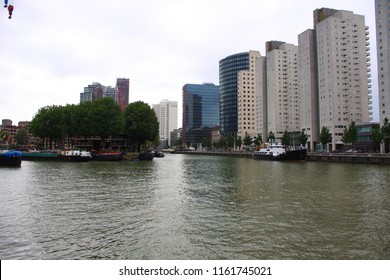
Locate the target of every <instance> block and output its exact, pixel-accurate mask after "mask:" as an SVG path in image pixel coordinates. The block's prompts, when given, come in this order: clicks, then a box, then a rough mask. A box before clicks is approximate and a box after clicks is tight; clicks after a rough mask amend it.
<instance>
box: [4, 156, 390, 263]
mask: <svg viewBox="0 0 390 280" xmlns="http://www.w3.org/2000/svg"><path fill="white" fill-rule="evenodd" d="M0 180H1V182H0V214H1V216H0V258H1V259H166V260H170V259H221V260H223V259H295V260H297V259H298V260H301V259H365V260H366V259H390V167H389V166H380V165H354V164H342V163H341V164H340V163H321V162H306V163H297V162H269V161H256V160H252V159H248V158H230V157H218V156H200V155H199V156H198V155H179V154H173V155H171V154H167V155H166V157H165V158H156V159H154V160H153V161H151V162H130V161H122V162H87V163H70V162H28V161H24V162H23V163H22V167H21V168H1V169H0Z"/></svg>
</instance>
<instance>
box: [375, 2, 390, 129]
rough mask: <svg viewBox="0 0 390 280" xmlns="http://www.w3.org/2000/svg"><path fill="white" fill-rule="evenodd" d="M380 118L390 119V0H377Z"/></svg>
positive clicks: (382, 119) (381, 119) (381, 120)
mask: <svg viewBox="0 0 390 280" xmlns="http://www.w3.org/2000/svg"><path fill="white" fill-rule="evenodd" d="M375 15H376V40H377V58H378V90H379V118H380V122H381V123H383V121H384V119H385V118H388V119H389V120H390V1H389V0H375Z"/></svg>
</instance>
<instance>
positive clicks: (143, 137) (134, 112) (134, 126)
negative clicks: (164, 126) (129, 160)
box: [124, 101, 159, 151]
mask: <svg viewBox="0 0 390 280" xmlns="http://www.w3.org/2000/svg"><path fill="white" fill-rule="evenodd" d="M124 131H125V133H126V134H127V135H128V137H129V138H130V139H132V140H133V141H134V143H135V145H136V147H137V150H138V151H139V150H140V146H141V144H143V143H145V142H146V141H154V140H155V139H156V137H157V135H158V133H159V123H158V120H157V116H156V113H155V112H154V110H153V109H151V108H150V106H149V105H148V104H146V103H144V102H142V101H137V102H134V103H131V104H129V105H128V106H127V107H126V109H125V111H124Z"/></svg>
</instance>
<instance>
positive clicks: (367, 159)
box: [174, 150, 390, 165]
mask: <svg viewBox="0 0 390 280" xmlns="http://www.w3.org/2000/svg"><path fill="white" fill-rule="evenodd" d="M174 153H176V154H190V155H210V156H228V157H245V158H252V152H246V151H228V152H218V151H186V150H181V151H175V152H174ZM306 160H307V161H320V162H340V163H362V164H380V165H390V154H366V153H361V154H360V153H334V154H318V153H308V154H307V155H306Z"/></svg>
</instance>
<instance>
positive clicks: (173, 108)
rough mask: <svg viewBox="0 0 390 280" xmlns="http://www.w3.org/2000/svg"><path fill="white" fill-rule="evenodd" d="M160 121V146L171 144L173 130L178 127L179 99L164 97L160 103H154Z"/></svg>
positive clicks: (164, 146)
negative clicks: (172, 99) (173, 99)
mask: <svg viewBox="0 0 390 280" xmlns="http://www.w3.org/2000/svg"><path fill="white" fill-rule="evenodd" d="M152 107H153V110H154V111H155V113H156V116H157V120H158V122H159V133H160V146H161V147H162V148H166V147H168V146H171V131H173V130H175V129H177V120H178V115H177V114H178V112H177V101H170V100H168V99H163V100H162V101H161V102H160V103H159V104H153V106H152Z"/></svg>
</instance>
